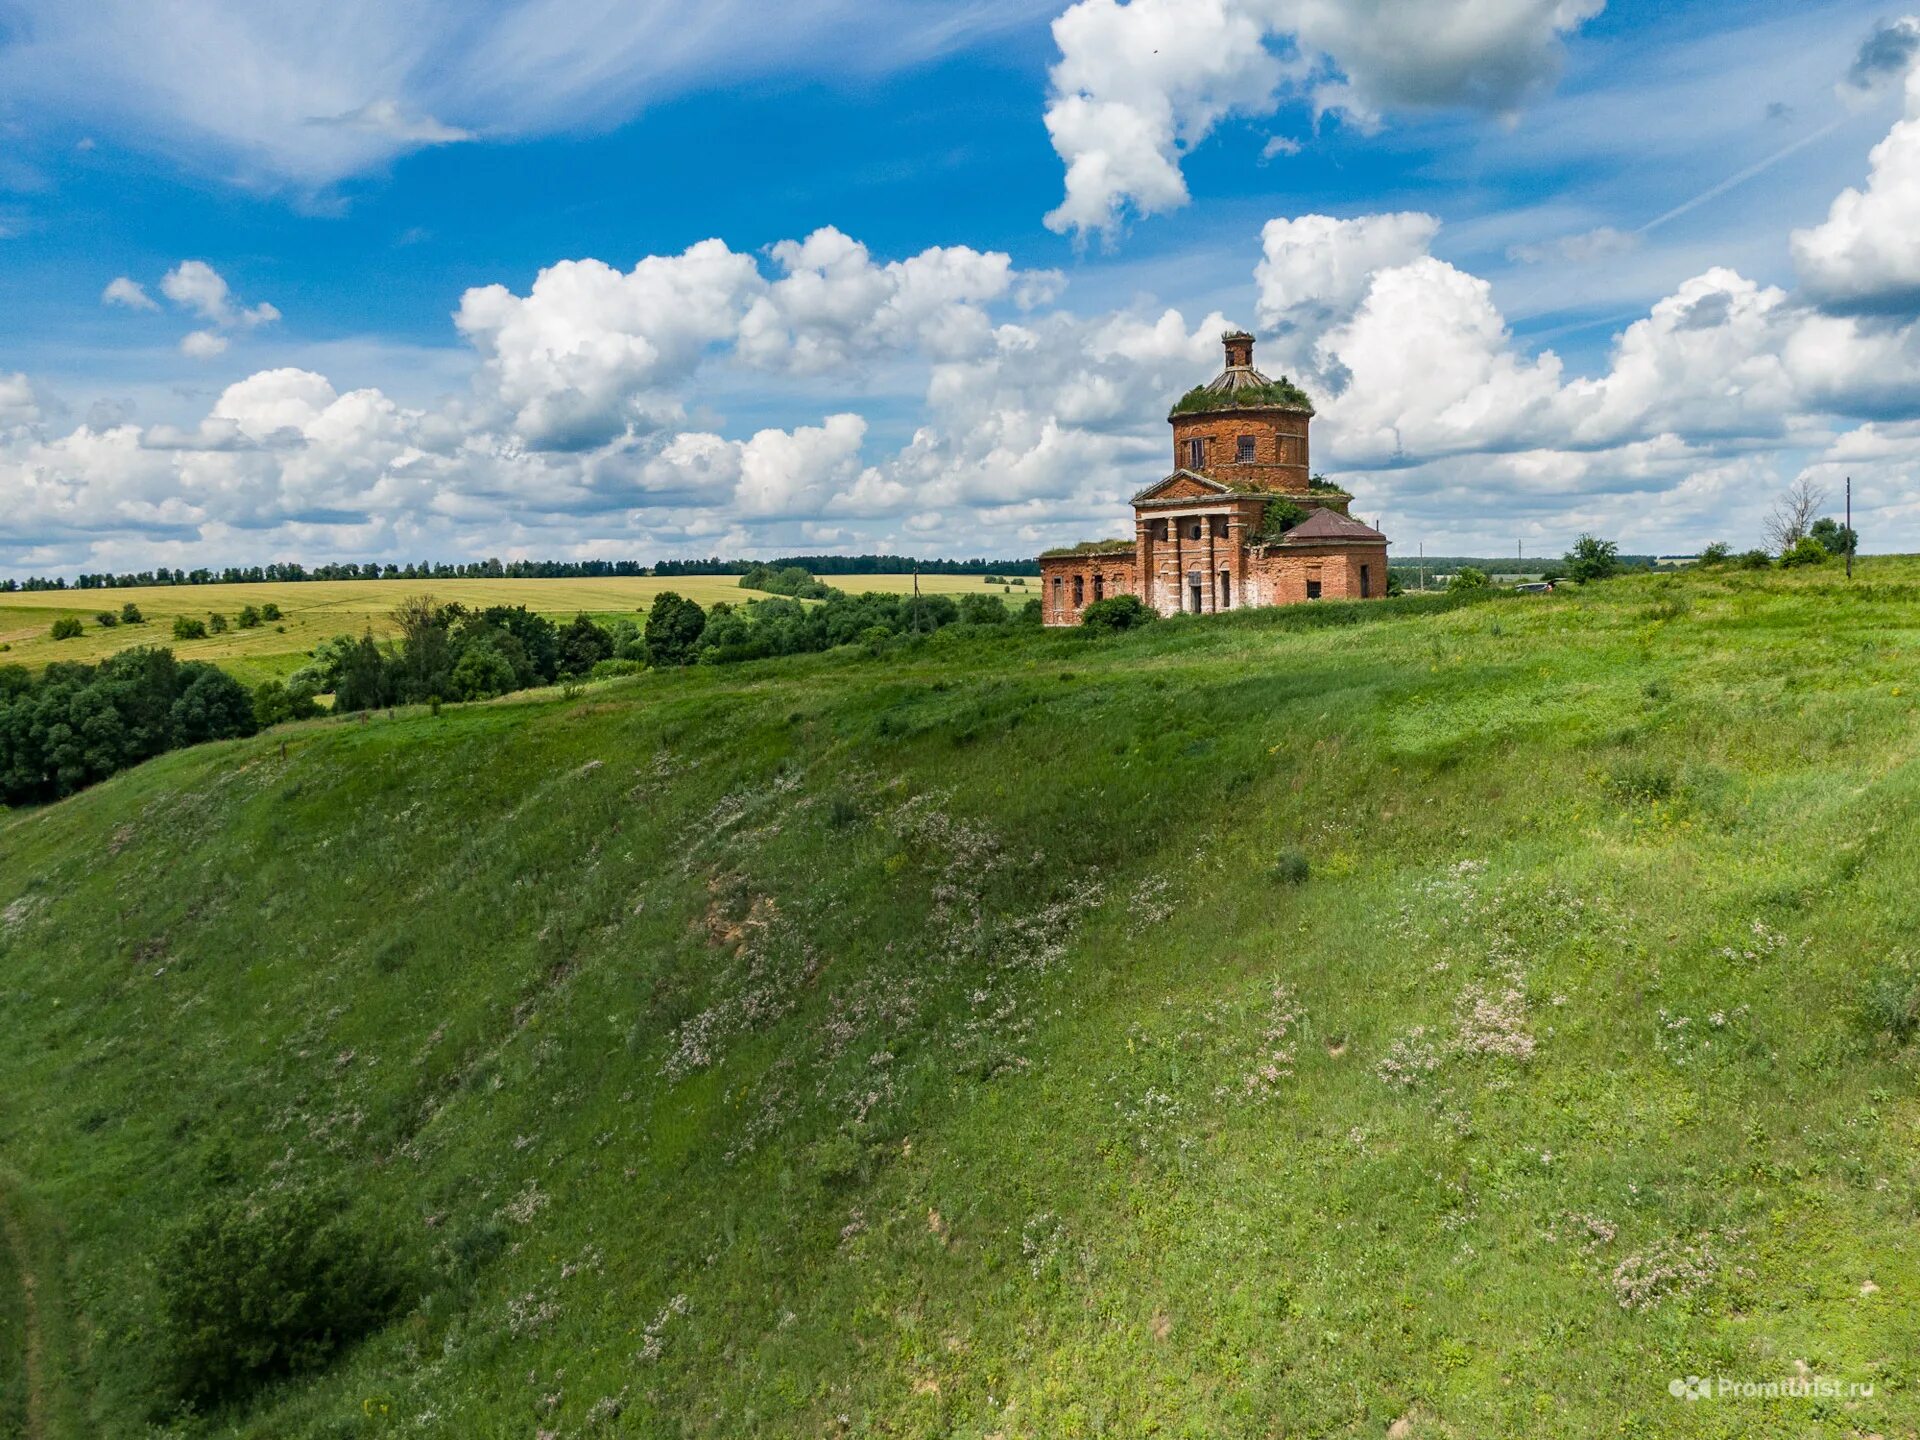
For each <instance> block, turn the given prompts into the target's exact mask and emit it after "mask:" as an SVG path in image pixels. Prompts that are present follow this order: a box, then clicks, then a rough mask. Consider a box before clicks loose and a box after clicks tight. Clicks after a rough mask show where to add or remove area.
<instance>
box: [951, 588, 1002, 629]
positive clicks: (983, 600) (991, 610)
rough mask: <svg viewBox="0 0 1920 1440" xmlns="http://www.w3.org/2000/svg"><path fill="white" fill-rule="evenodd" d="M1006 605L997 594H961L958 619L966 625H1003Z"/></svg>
mask: <svg viewBox="0 0 1920 1440" xmlns="http://www.w3.org/2000/svg"><path fill="white" fill-rule="evenodd" d="M1008 618H1009V617H1008V615H1007V607H1006V605H1005V604H1004V603H1003V602H1002V601H1001V599H1000V597H999V596H998V595H962V596H961V597H960V619H961V622H962V623H963V624H967V625H1004V624H1006V623H1007V620H1008Z"/></svg>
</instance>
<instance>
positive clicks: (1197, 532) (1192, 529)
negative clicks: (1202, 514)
mask: <svg viewBox="0 0 1920 1440" xmlns="http://www.w3.org/2000/svg"><path fill="white" fill-rule="evenodd" d="M1202 533H1203V532H1202V530H1201V529H1200V522H1199V521H1198V520H1196V521H1194V522H1193V524H1192V525H1190V526H1188V527H1187V538H1188V539H1189V540H1198V539H1199V538H1200V536H1201V534H1202Z"/></svg>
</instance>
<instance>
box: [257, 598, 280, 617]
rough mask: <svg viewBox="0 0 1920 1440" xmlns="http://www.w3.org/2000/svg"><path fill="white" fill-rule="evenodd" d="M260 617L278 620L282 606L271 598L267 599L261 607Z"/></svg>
mask: <svg viewBox="0 0 1920 1440" xmlns="http://www.w3.org/2000/svg"><path fill="white" fill-rule="evenodd" d="M260 618H261V619H262V620H278V619H279V618H280V607H279V606H278V605H276V604H274V603H273V601H271V600H269V601H267V603H266V604H264V605H262V606H261V607H260Z"/></svg>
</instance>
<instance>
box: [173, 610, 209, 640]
mask: <svg viewBox="0 0 1920 1440" xmlns="http://www.w3.org/2000/svg"><path fill="white" fill-rule="evenodd" d="M173 638H174V639H176V640H204V639H206V638H207V622H206V621H204V620H196V619H194V618H193V617H192V616H191V615H176V616H174V617H173Z"/></svg>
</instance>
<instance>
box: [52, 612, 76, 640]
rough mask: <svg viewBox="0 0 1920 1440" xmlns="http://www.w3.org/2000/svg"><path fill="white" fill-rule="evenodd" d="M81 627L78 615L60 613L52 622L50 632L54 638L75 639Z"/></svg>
mask: <svg viewBox="0 0 1920 1440" xmlns="http://www.w3.org/2000/svg"><path fill="white" fill-rule="evenodd" d="M83 628H84V627H83V626H82V625H81V624H80V617H79V616H78V615H62V616H61V617H60V618H59V619H58V620H56V621H54V622H53V630H52V632H51V633H52V635H53V638H54V639H56V640H77V639H79V638H80V632H81V630H82V629H83Z"/></svg>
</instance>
